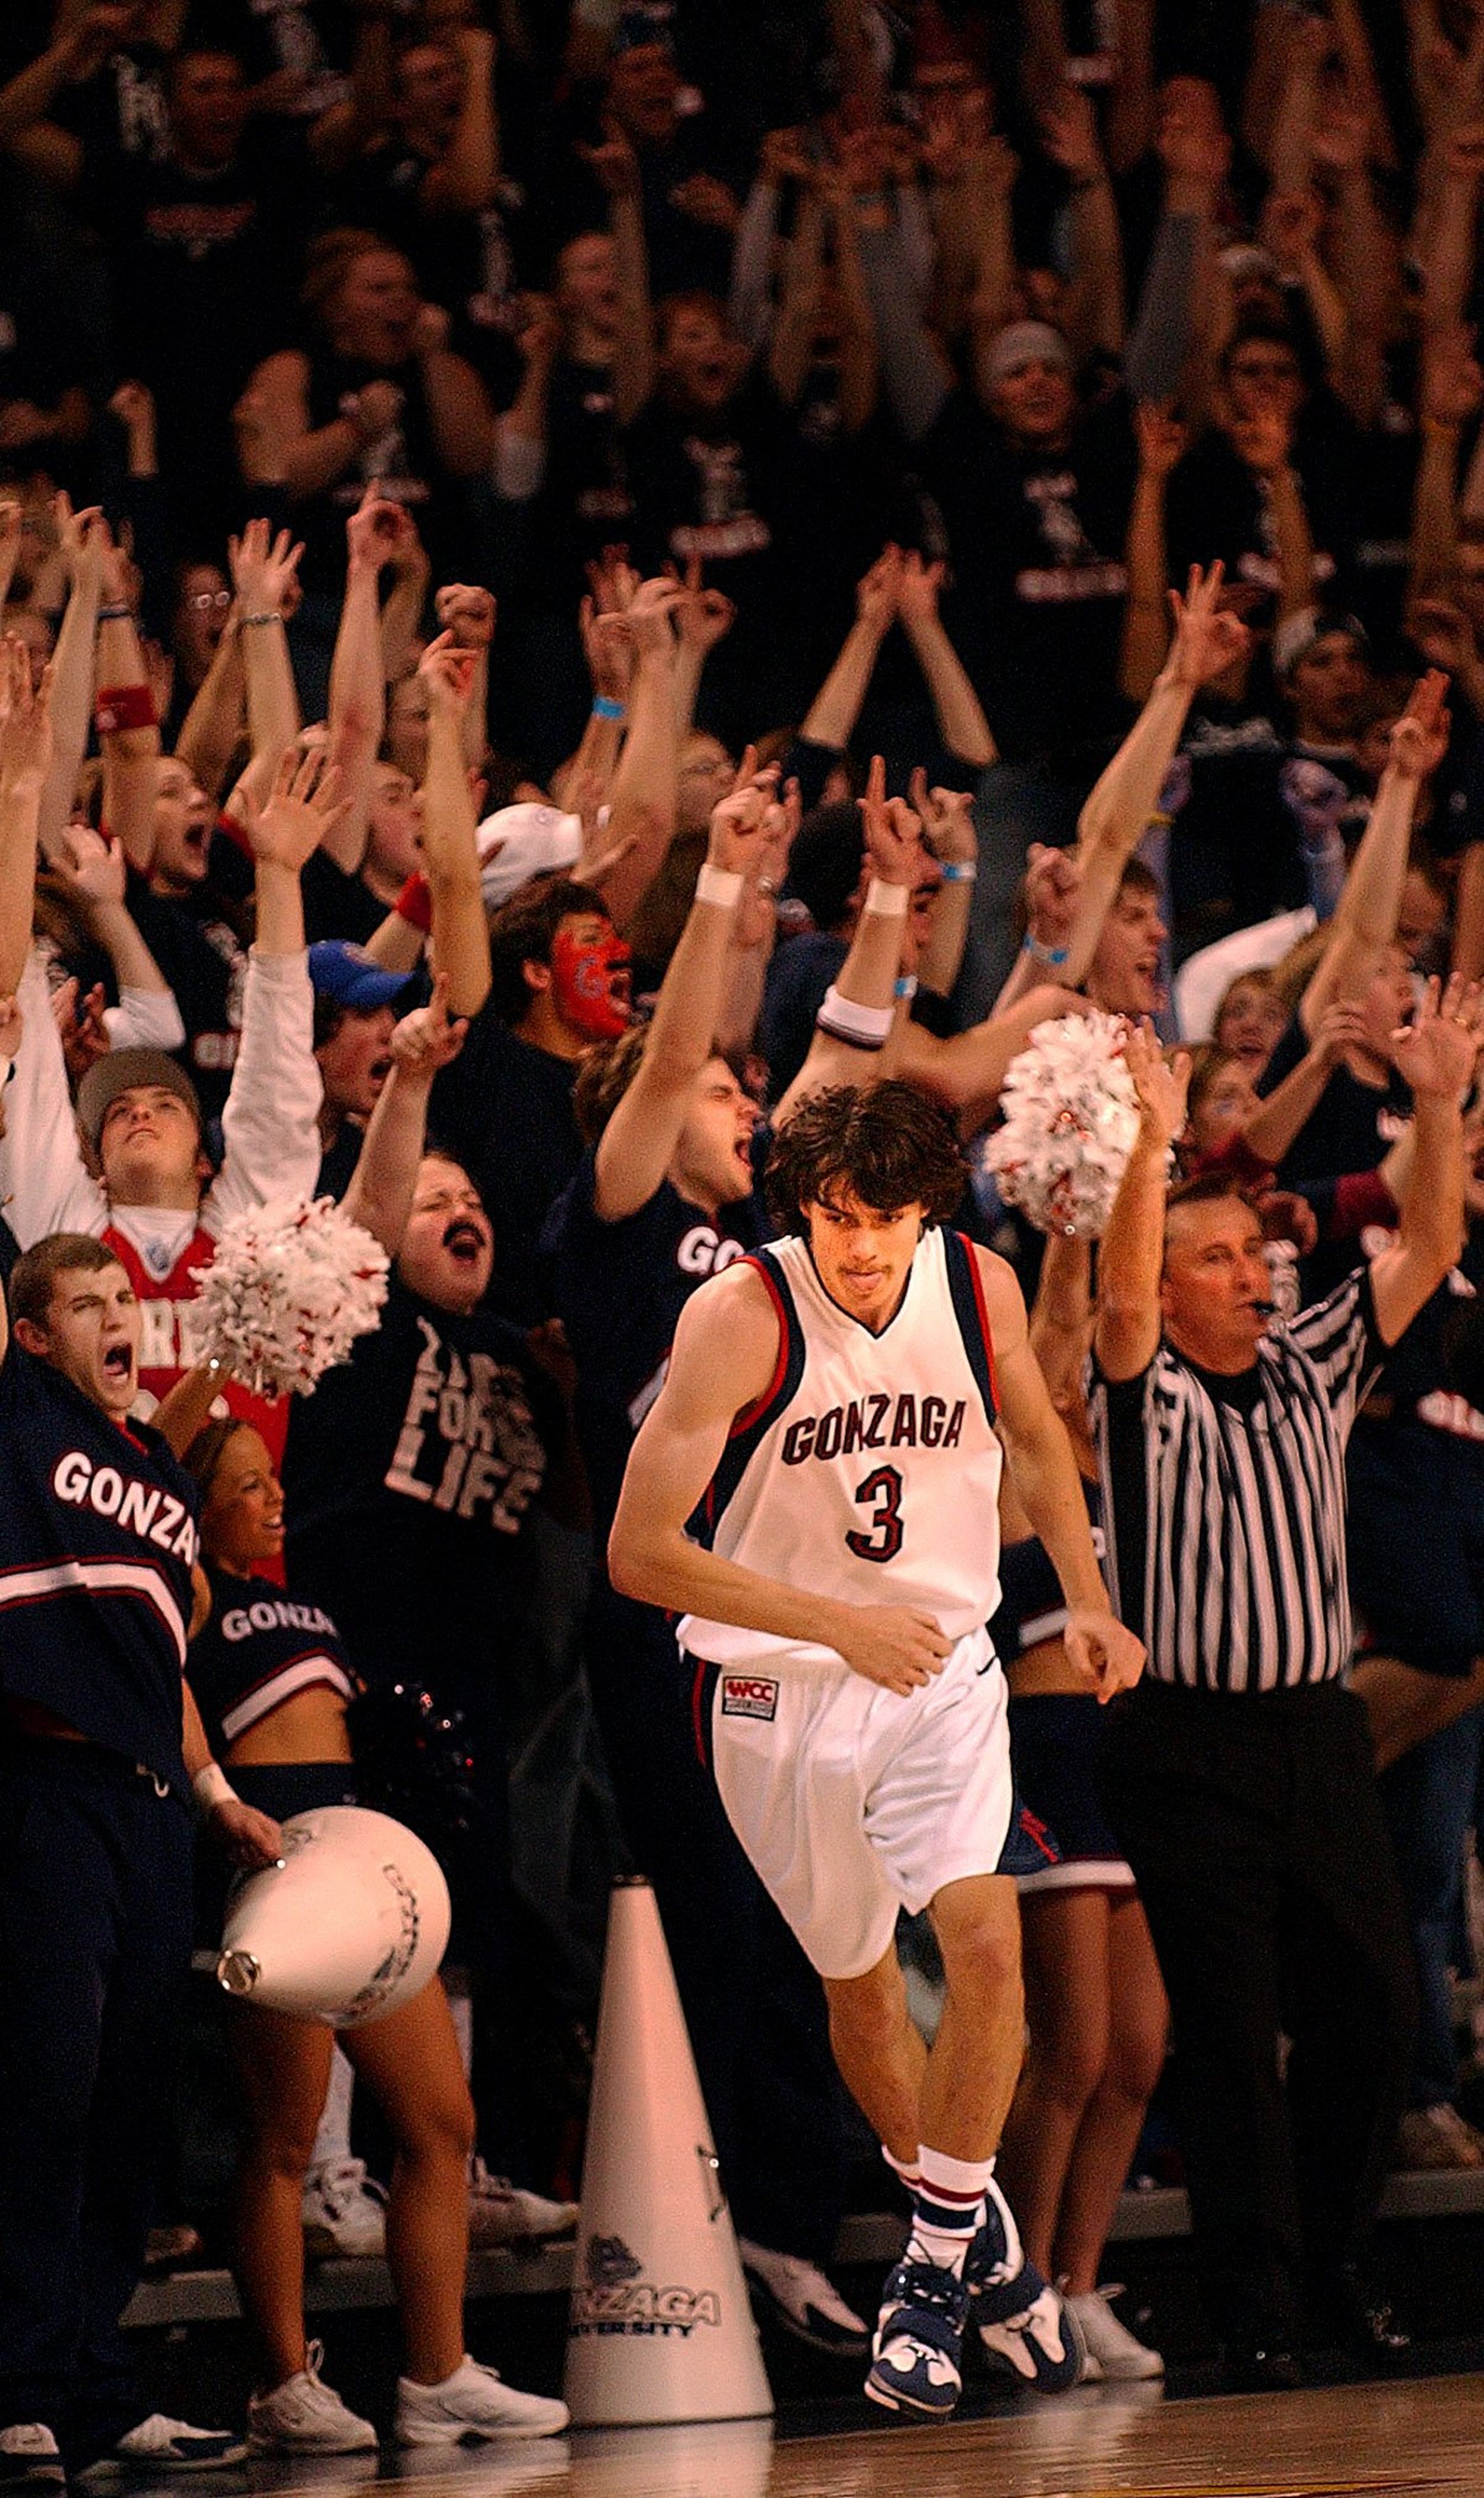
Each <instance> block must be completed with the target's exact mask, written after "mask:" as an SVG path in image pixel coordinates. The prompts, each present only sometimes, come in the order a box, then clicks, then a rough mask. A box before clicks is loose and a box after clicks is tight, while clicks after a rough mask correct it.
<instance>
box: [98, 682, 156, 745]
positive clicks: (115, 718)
mask: <svg viewBox="0 0 1484 2498" xmlns="http://www.w3.org/2000/svg"><path fill="white" fill-rule="evenodd" d="M93 724H94V726H95V727H96V729H97V731H98V734H99V736H100V737H107V736H108V735H109V734H110V732H111V730H113V729H115V728H158V726H159V724H160V715H159V713H158V712H157V711H156V710H155V707H154V696H153V694H152V693H151V692H150V690H149V688H148V687H147V686H100V687H99V689H98V707H97V709H96V711H95V712H94V714H93Z"/></svg>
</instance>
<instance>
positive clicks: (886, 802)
mask: <svg viewBox="0 0 1484 2498" xmlns="http://www.w3.org/2000/svg"><path fill="white" fill-rule="evenodd" d="M858 803H859V807H860V829H861V833H862V835H863V837H864V841H865V849H866V857H867V859H868V860H869V862H870V867H871V874H872V875H873V876H877V877H880V879H881V881H882V882H883V884H905V885H906V886H907V887H908V888H909V890H910V889H911V888H912V887H913V886H915V885H918V884H920V883H921V882H922V881H923V879H924V877H926V876H927V875H928V874H929V873H930V869H929V862H928V857H927V852H926V850H925V849H923V847H922V819H921V817H919V816H918V815H917V814H915V813H914V811H913V809H912V808H911V807H909V806H908V804H907V801H906V799H905V798H888V797H887V766H886V763H885V761H884V759H883V757H882V756H881V755H879V754H873V755H872V757H871V769H870V773H869V775H868V777H867V780H866V789H865V796H864V797H863V798H862V799H860V800H859V802H858Z"/></svg>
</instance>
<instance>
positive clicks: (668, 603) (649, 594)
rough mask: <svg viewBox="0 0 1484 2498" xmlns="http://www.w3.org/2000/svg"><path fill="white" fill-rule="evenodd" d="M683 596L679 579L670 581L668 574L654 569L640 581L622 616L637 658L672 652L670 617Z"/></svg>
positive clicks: (672, 639)
mask: <svg viewBox="0 0 1484 2498" xmlns="http://www.w3.org/2000/svg"><path fill="white" fill-rule="evenodd" d="M684 595H685V592H683V591H682V589H681V587H680V584H679V582H678V581H672V580H671V579H670V577H669V574H668V573H659V572H657V573H656V574H655V575H654V577H653V579H652V580H649V581H641V582H640V584H639V586H638V589H637V590H636V591H635V592H634V593H633V596H632V598H631V599H630V600H629V606H628V608H627V610H626V611H625V615H626V621H627V623H628V625H629V632H630V633H631V635H632V636H633V646H634V650H635V652H636V653H637V655H638V657H640V658H641V659H644V658H653V657H657V656H661V655H663V656H668V655H669V654H670V653H672V652H673V651H674V648H675V636H674V633H673V631H672V629H671V625H670V619H671V617H672V616H673V615H674V613H675V610H676V608H677V607H678V606H679V604H680V601H681V599H682V598H683V597H684Z"/></svg>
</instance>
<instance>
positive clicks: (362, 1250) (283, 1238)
mask: <svg viewBox="0 0 1484 2498" xmlns="http://www.w3.org/2000/svg"><path fill="white" fill-rule="evenodd" d="M388 1265H389V1261H388V1258H387V1254H386V1251H385V1250H384V1249H383V1248H382V1247H381V1244H380V1242H379V1241H377V1240H374V1239H373V1238H372V1237H371V1233H369V1232H366V1231H363V1229H362V1227H361V1225H360V1224H359V1223H352V1222H351V1220H350V1218H349V1216H348V1215H347V1214H345V1213H344V1212H342V1210H341V1208H340V1207H339V1206H338V1205H337V1204H336V1203H335V1201H334V1200H333V1199H332V1198H328V1197H322V1198H319V1199H317V1200H316V1201H314V1202H313V1203H312V1204H306V1203H304V1202H303V1201H294V1202H292V1203H291V1202H288V1201H279V1202H277V1203H274V1204H272V1205H257V1206H249V1208H248V1209H247V1211H246V1213H244V1214H239V1215H234V1217H233V1219H232V1221H231V1222H230V1223H227V1224H224V1225H223V1227H222V1232H221V1236H220V1238H219V1239H218V1241H217V1243H216V1255H215V1257H214V1258H213V1259H212V1261H211V1264H210V1265H209V1266H198V1267H196V1268H195V1269H194V1272H195V1273H196V1274H197V1275H198V1276H199V1277H200V1279H201V1289H200V1292H199V1294H198V1296H197V1300H196V1312H197V1314H198V1320H199V1327H198V1333H199V1340H200V1347H201V1350H200V1355H199V1359H200V1360H201V1361H211V1360H213V1359H214V1360H216V1361H222V1362H224V1363H225V1364H226V1365H227V1367H228V1368H229V1369H230V1370H231V1372H232V1375H233V1377H234V1378H235V1379H239V1380H241V1381H242V1386H243V1387H244V1388H250V1389H252V1390H253V1392H254V1393H256V1394H257V1395H260V1396H282V1395H296V1396H307V1395H308V1393H309V1392H310V1390H311V1389H312V1388H313V1387H314V1385H315V1383H316V1381H317V1380H318V1379H319V1377H320V1376H321V1374H322V1372H324V1371H326V1370H329V1369H330V1368H331V1367H332V1366H333V1365H334V1364H335V1363H336V1362H338V1361H344V1360H345V1357H346V1355H347V1354H348V1353H349V1351H350V1348H351V1346H352V1345H353V1344H354V1342H355V1340H356V1338H357V1336H358V1335H365V1334H366V1333H367V1332H368V1331H369V1329H371V1328H373V1327H375V1326H376V1325H377V1323H378V1320H379V1315H380V1310H381V1304H382V1302H383V1301H384V1300H385V1299H386V1278H387V1267H388Z"/></svg>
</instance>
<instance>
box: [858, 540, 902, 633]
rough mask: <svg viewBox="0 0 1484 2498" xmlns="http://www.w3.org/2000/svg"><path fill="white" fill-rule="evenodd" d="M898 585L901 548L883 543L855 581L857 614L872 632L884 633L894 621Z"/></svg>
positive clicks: (900, 579)
mask: <svg viewBox="0 0 1484 2498" xmlns="http://www.w3.org/2000/svg"><path fill="white" fill-rule="evenodd" d="M901 586H902V550H901V548H900V547H899V546H895V545H887V546H884V547H883V548H882V551H881V553H880V555H879V556H878V557H877V559H876V561H875V562H874V563H873V564H872V566H871V569H870V571H869V572H868V573H865V574H864V575H863V576H862V577H861V579H860V580H859V581H857V582H856V584H855V614H856V617H857V619H858V621H859V622H860V623H861V624H862V625H869V626H870V628H871V631H872V632H873V633H885V632H886V631H887V629H888V627H889V626H890V625H893V624H894V623H895V621H896V604H897V595H898V592H900V590H901Z"/></svg>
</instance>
